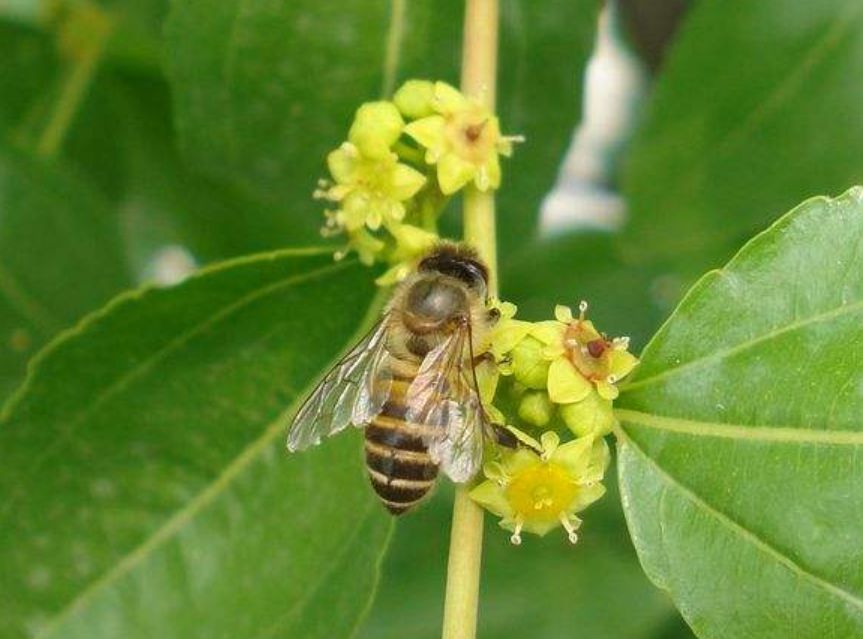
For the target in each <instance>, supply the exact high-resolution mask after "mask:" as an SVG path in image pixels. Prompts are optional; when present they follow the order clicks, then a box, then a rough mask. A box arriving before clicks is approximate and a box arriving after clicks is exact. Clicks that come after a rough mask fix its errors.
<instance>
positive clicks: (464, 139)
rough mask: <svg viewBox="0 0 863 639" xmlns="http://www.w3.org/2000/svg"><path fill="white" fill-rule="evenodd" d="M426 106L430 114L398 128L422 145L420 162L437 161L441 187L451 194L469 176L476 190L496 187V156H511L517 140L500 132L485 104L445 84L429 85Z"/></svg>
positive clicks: (498, 182)
mask: <svg viewBox="0 0 863 639" xmlns="http://www.w3.org/2000/svg"><path fill="white" fill-rule="evenodd" d="M430 106H431V109H432V110H433V111H434V114H433V115H428V116H426V117H423V118H420V119H418V120H414V121H413V122H410V123H409V124H407V125H406V126H405V128H404V132H405V133H407V134H408V135H409V136H411V137H412V138H413V139H414V140H416V141H417V142H418V143H419V144H421V145H422V146H423V147H425V149H426V154H425V159H426V162H428V163H429V164H437V175H438V182H439V183H440V188H441V191H443V193H445V194H447V195H449V194H451V193H455V192H456V191H458V190H459V189H460V188H462V187H463V186H464V185H465V184H467V183H468V182H470V181H471V180H473V181H474V183H475V184H476V186H477V188H479V189H480V190H481V191H487V190H489V189H496V188H498V187H499V186H500V159H499V156H500V155H505V156H509V155H511V154H512V143H513V142H514V141H518V140H520V138H516V137H511V136H503V135H501V133H500V125H499V123H498V119H497V117H496V116H495V115H494V114H493V113H492V112H491V111H489V110H488V108H486V107H485V106H483V105H482V104H481V103H480V102H479V101H477V100H474V99H471V98H468V97H466V96H465V95H463V94H462V93H461V92H459V91H458V90H456V89H455V88H453V87H452V86H450V85H449V84H446V83H445V82H436V83H435V85H434V94H433V96H432V98H431V100H430ZM416 112H422V110H421V109H418V110H417V111H416Z"/></svg>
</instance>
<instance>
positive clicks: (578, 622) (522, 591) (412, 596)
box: [360, 484, 692, 639]
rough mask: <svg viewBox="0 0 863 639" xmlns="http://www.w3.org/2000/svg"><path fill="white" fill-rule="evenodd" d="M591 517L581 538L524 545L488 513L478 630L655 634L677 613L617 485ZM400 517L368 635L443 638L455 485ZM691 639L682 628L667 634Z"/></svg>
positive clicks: (548, 635) (553, 637)
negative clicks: (640, 549) (630, 524)
mask: <svg viewBox="0 0 863 639" xmlns="http://www.w3.org/2000/svg"><path fill="white" fill-rule="evenodd" d="M611 489H612V490H611V494H609V495H608V496H607V497H606V498H605V499H604V500H603V501H602V502H600V504H598V505H597V506H596V507H594V508H591V510H590V511H589V512H587V513H586V517H585V519H586V523H585V525H584V527H583V529H582V531H581V533H582V535H581V537H582V538H581V540H580V541H579V543H578V545H577V546H576V547H572V546H571V545H570V544H569V542H568V541H566V538H565V537H564V536H563V535H562V534H561V535H554V534H550V535H549V536H548V537H546V538H543V539H540V538H537V537H532V536H528V537H526V538H525V541H524V543H523V544H522V545H521V546H520V547H517V548H516V547H514V546H513V545H512V544H511V543H510V542H509V533H507V532H505V531H503V530H501V529H500V528H499V527H498V526H496V525H495V524H494V523H493V518H492V517H488V518H487V520H488V521H487V526H486V541H485V551H484V554H485V556H484V557H483V577H482V593H481V601H480V630H479V636H480V637H482V638H483V639H496V638H500V639H504V638H506V639H509V638H510V637H516V636H525V637H532V638H535V639H561V638H563V637H579V638H580V639H606V638H607V637H614V638H615V639H648V638H653V637H655V636H657V633H659V632H660V631H662V630H664V629H666V628H668V627H669V626H670V625H671V622H672V621H673V620H674V619H675V618H677V617H678V615H677V613H676V611H675V610H674V608H673V606H672V605H671V602H669V601H668V599H667V598H666V597H664V596H663V595H662V594H661V593H659V592H658V591H656V590H655V589H653V588H652V587H651V586H650V583H649V582H648V580H647V579H646V578H645V576H644V573H643V572H642V571H641V569H640V568H639V566H638V562H637V561H636V559H635V553H634V552H633V550H632V545H631V542H630V541H629V538H628V535H627V534H626V528H625V525H624V522H623V515H622V513H621V511H620V505H619V501H618V500H617V496H616V494H614V493H615V491H614V487H613V486H611ZM438 492H439V493H441V494H438V495H436V496H435V497H434V498H433V500H432V501H431V503H429V504H427V505H425V506H424V507H423V508H422V509H420V510H419V511H418V512H417V513H416V514H415V515H410V516H408V517H404V518H402V519H400V520H399V521H398V525H397V527H396V535H395V537H394V539H393V544H392V547H391V549H390V552H389V553H388V556H387V559H386V562H385V564H384V575H383V579H382V581H381V589H380V592H379V596H378V598H377V600H376V601H375V605H374V607H373V608H372V613H371V615H370V617H369V620H368V622H367V623H366V625H365V626H364V627H363V629H362V631H361V632H360V637H361V638H363V639H365V638H368V639H397V638H400V637H411V639H433V638H436V637H439V636H440V624H441V611H442V606H443V596H444V583H445V580H446V570H445V569H446V557H447V545H448V543H449V520H450V512H451V510H452V490H451V487H450V486H449V485H448V484H443V485H441V486H440V487H439V489H438ZM669 636H675V637H680V638H681V639H682V638H684V637H691V636H692V635H691V634H689V633H686V632H684V633H683V634H677V635H669Z"/></svg>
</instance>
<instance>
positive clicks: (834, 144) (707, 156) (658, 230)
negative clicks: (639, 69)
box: [624, 0, 863, 272]
mask: <svg viewBox="0 0 863 639" xmlns="http://www.w3.org/2000/svg"><path fill="white" fill-rule="evenodd" d="M861 61H863V4H860V3H858V2H848V1H847V0H825V1H822V2H799V1H797V0H763V1H760V2H749V1H747V0H731V1H730V2H722V3H716V2H698V3H693V7H692V9H691V10H690V12H689V14H688V15H687V18H686V20H685V21H684V23H683V25H682V28H681V30H680V32H679V34H678V36H677V39H676V42H675V45H674V47H672V49H671V50H670V52H669V56H668V58H667V60H666V62H665V65H664V67H663V70H662V73H661V74H660V76H659V81H658V83H657V86H656V88H655V93H654V96H653V101H652V104H651V106H650V110H649V113H648V115H647V118H646V121H645V123H644V125H643V129H642V131H641V132H640V134H639V135H638V136H637V138H636V140H635V142H634V143H633V146H632V150H631V160H630V165H629V170H628V173H627V176H626V180H625V184H624V190H625V192H626V195H627V197H628V199H629V204H630V212H631V222H630V224H629V227H628V241H627V248H628V249H629V250H630V251H631V252H632V253H633V254H637V255H639V256H641V257H650V256H652V257H655V256H664V257H677V258H680V259H682V260H685V261H687V262H689V263H691V264H695V265H697V267H698V272H700V271H703V269H704V268H705V267H707V266H713V265H716V264H721V263H722V262H724V261H725V260H726V259H727V258H728V257H729V256H730V255H731V254H732V252H733V250H734V248H735V247H736V246H739V245H740V244H741V243H742V242H743V241H744V240H745V239H746V238H748V237H750V236H751V235H752V234H753V233H755V232H756V231H757V230H759V229H761V228H763V227H764V226H765V225H766V224H767V223H768V222H769V221H770V220H772V219H775V217H776V216H777V215H778V214H780V213H782V212H784V211H787V210H788V209H790V208H791V207H792V206H794V205H795V204H796V203H797V202H800V201H802V200H803V199H805V198H806V197H809V195H811V194H812V193H836V192H841V191H843V190H845V189H847V188H848V187H849V186H851V185H852V184H854V183H855V182H857V181H859V178H860V174H861V171H863V120H861V119H860V118H857V117H854V115H853V114H855V113H857V112H858V111H859V106H860V104H861V102H863V85H861V84H860V83H859V82H853V81H849V78H853V77H856V75H857V74H858V71H859V68H860V64H861Z"/></svg>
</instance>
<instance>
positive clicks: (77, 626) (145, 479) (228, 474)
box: [0, 250, 390, 639]
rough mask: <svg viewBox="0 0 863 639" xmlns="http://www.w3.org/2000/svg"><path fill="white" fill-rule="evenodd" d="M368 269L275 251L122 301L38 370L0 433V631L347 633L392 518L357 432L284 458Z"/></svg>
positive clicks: (348, 324)
mask: <svg viewBox="0 0 863 639" xmlns="http://www.w3.org/2000/svg"><path fill="white" fill-rule="evenodd" d="M372 288H373V287H372V285H371V284H370V282H369V276H368V272H367V271H366V270H365V269H360V268H357V267H356V266H353V265H351V264H348V263H339V264H334V263H333V261H332V257H331V256H330V255H329V254H328V253H327V252H323V251H320V250H309V251H283V252H277V253H273V254H269V255H260V256H255V257H251V258H244V259H240V260H237V261H234V262H231V263H228V264H225V265H222V266H219V267H214V268H212V269H209V270H206V271H203V272H202V273H201V274H199V275H197V276H195V277H193V278H191V279H189V280H187V281H186V282H185V283H184V284H182V285H179V286H177V287H174V288H170V289H146V290H143V291H140V292H134V293H130V294H127V295H123V296H121V297H120V298H117V299H116V300H114V301H113V302H112V303H111V304H109V305H108V306H107V307H105V308H104V309H103V310H101V311H99V312H98V313H96V314H95V315H92V316H90V317H89V318H87V319H86V320H85V321H84V322H83V323H82V324H81V325H79V326H78V327H77V328H75V329H74V330H72V331H68V332H66V333H65V334H64V335H63V336H62V337H61V338H60V339H58V340H57V341H56V342H54V343H53V344H52V345H51V346H50V347H49V348H48V349H47V350H46V351H44V352H43V353H42V355H41V356H40V357H38V358H37V359H36V360H35V361H34V364H33V367H32V370H31V374H30V376H29V378H28V380H27V382H26V384H25V386H24V387H23V388H22V390H21V391H19V393H18V394H17V395H16V397H15V398H14V400H13V402H12V403H11V404H10V407H9V409H8V410H7V412H6V414H5V417H4V419H3V422H2V423H0V493H2V494H3V495H4V496H5V503H4V504H3V506H2V509H0V564H2V565H3V567H4V569H3V571H2V573H0V635H2V636H4V637H12V638H18V637H24V636H31V635H35V636H37V637H40V639H47V638H49V637H63V638H64V639H73V638H78V637H81V638H84V637H87V638H92V637H121V636H122V637H131V638H135V637H141V638H145V637H146V638H151V637H166V636H172V637H185V636H200V637H214V636H223V637H251V636H291V637H343V636H348V635H349V634H350V633H351V631H352V629H353V627H354V626H355V625H356V623H357V620H358V618H359V617H360V616H361V615H362V613H363V612H364V609H365V607H366V605H367V601H368V600H369V598H370V596H371V593H372V592H373V590H374V586H375V581H376V566H377V562H378V560H379V556H380V554H381V552H382V549H383V546H384V544H385V540H386V538H387V535H388V530H389V521H390V518H389V516H387V515H386V514H385V512H384V511H383V509H382V508H380V506H379V504H378V503H377V502H376V500H375V499H374V497H373V494H372V492H371V491H370V490H369V489H368V486H367V482H366V481H365V479H364V478H363V473H362V469H361V459H360V455H358V454H357V450H358V446H359V441H358V437H357V436H358V433H357V432H356V431H352V433H351V434H349V435H346V436H343V437H339V438H336V439H334V440H332V441H328V442H327V443H326V445H325V446H321V447H320V448H318V449H315V450H313V451H309V452H307V453H304V454H302V455H296V456H292V457H288V456H287V455H286V454H285V452H284V444H283V441H284V440H283V437H284V430H285V419H284V418H285V415H286V413H287V412H289V411H290V410H291V408H290V407H292V406H293V405H295V401H296V400H297V399H298V398H299V397H300V396H301V395H302V394H303V392H304V389H306V388H307V387H308V386H309V385H310V382H312V381H313V379H314V378H315V377H316V376H317V375H318V373H319V371H320V370H321V369H322V368H323V367H324V366H325V364H327V362H328V361H331V360H332V359H333V358H334V357H335V356H336V355H337V354H338V351H339V350H340V349H341V347H342V344H343V343H345V342H346V340H347V338H348V337H349V336H350V335H351V334H352V333H353V332H354V330H355V328H356V326H357V325H358V324H359V323H360V320H361V319H362V315H363V312H364V309H365V308H366V307H367V304H368V300H369V298H370V297H371V294H372Z"/></svg>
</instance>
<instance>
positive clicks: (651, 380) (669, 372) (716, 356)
mask: <svg viewBox="0 0 863 639" xmlns="http://www.w3.org/2000/svg"><path fill="white" fill-rule="evenodd" d="M860 311H863V300H860V301H857V302H854V303H853V304H845V305H843V306H839V307H837V308H834V309H831V310H829V311H825V312H823V313H818V314H816V315H812V316H810V317H807V318H805V319H802V320H798V321H795V322H791V323H790V324H787V325H785V326H783V327H781V328H777V329H775V330H772V331H768V332H767V333H764V334H763V335H758V336H756V337H753V338H751V339H748V340H746V341H743V342H740V343H739V344H735V345H734V346H730V347H728V348H724V349H720V350H717V351H714V352H712V353H709V354H708V355H703V356H701V357H697V358H695V359H693V360H690V361H688V362H686V363H684V364H680V365H678V366H672V367H670V368H666V369H665V370H663V371H662V372H660V373H657V374H655V375H653V376H651V377H646V378H644V379H639V380H636V381H634V382H632V383H631V384H627V385H626V386H625V387H624V388H622V389H621V393H628V392H630V391H632V390H635V389H637V388H644V387H645V386H651V385H653V384H656V383H657V382H660V381H662V380H664V379H668V378H669V377H673V376H675V375H678V374H680V373H681V372H682V371H687V370H691V369H693V368H699V367H701V366H704V365H705V364H708V363H710V362H714V361H718V360H723V359H726V358H728V357H732V356H734V355H739V354H740V353H742V352H745V351H747V350H749V349H750V348H754V347H756V346H758V345H760V344H762V343H763V342H769V341H770V340H772V339H776V338H778V337H781V336H783V335H785V334H786V333H793V332H795V331H798V330H800V329H803V328H807V327H808V326H811V325H813V324H818V323H820V322H823V321H827V320H831V319H836V318H838V317H842V316H843V315H847V314H851V313H856V312H860Z"/></svg>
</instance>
